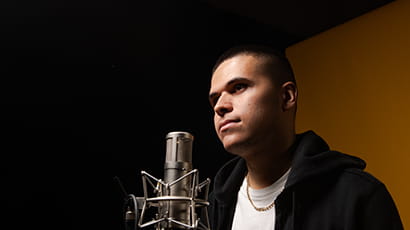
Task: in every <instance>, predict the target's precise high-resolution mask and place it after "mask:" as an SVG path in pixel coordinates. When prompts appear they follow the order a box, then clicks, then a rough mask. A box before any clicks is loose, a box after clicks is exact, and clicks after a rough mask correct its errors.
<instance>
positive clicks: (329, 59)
mask: <svg viewBox="0 0 410 230" xmlns="http://www.w3.org/2000/svg"><path fill="white" fill-rule="evenodd" d="M287 54H288V56H289V59H290V60H291V62H292V64H293V67H294V69H295V74H296V79H297V81H298V84H299V105H298V115H297V116H298V117H297V121H296V122H297V131H298V132H301V131H305V130H308V129H313V130H315V131H316V132H317V133H318V134H319V135H321V136H322V137H323V138H325V139H326V140H327V141H328V143H329V145H330V146H331V147H332V148H333V149H337V150H340V151H343V152H346V153H350V154H353V155H356V156H359V157H361V158H363V159H364V160H366V162H367V164H368V166H367V171H369V172H370V173H372V174H373V175H375V176H376V177H378V178H379V179H380V180H382V181H383V182H384V183H385V184H386V186H387V188H388V189H389V191H390V192H391V194H392V196H393V199H394V200H395V202H396V204H397V206H398V209H399V212H400V215H401V217H402V220H403V223H404V226H405V229H406V228H407V229H410V183H409V182H410V178H409V177H410V138H409V137H410V1H408V0H396V1H394V2H392V3H389V4H387V5H385V6H383V7H381V8H379V9H376V10H373V11H371V12H369V13H367V14H365V15H362V16H360V17H357V18H355V19H353V20H350V21H348V22H347V23H344V24H342V25H339V26H337V27H334V28H332V29H330V30H328V31H325V32H323V33H320V34H318V35H316V36H314V37H312V38H310V39H308V40H305V41H302V42H300V43H298V44H295V45H293V46H291V47H289V48H288V51H287Z"/></svg>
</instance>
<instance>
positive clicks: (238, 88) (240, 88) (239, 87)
mask: <svg viewBox="0 0 410 230" xmlns="http://www.w3.org/2000/svg"><path fill="white" fill-rule="evenodd" d="M245 88H246V84H243V83H240V84H236V85H235V86H234V89H235V91H240V90H242V89H245Z"/></svg>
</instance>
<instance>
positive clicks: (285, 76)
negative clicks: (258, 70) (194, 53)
mask: <svg viewBox="0 0 410 230" xmlns="http://www.w3.org/2000/svg"><path fill="white" fill-rule="evenodd" d="M238 55H251V56H254V57H263V58H266V59H267V60H268V62H267V69H268V72H269V74H270V75H271V76H272V78H274V79H273V80H275V81H277V82H278V83H279V84H283V83H285V82H287V81H292V82H293V83H295V84H296V80H295V76H294V73H293V69H292V66H291V64H290V62H289V60H288V58H287V57H286V54H285V51H284V50H283V49H275V48H273V47H271V46H266V45H258V44H245V45H238V46H234V47H231V48H230V49H228V50H226V51H225V52H223V53H222V54H221V55H220V56H219V58H218V59H217V61H216V62H215V64H214V67H213V68H212V73H214V72H215V70H216V69H217V68H218V67H219V65H221V64H222V62H224V61H225V60H227V59H230V58H233V57H235V56H238ZM275 73H276V74H275ZM277 73H280V74H277Z"/></svg>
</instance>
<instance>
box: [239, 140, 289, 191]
mask: <svg viewBox="0 0 410 230" xmlns="http://www.w3.org/2000/svg"><path fill="white" fill-rule="evenodd" d="M295 140H296V138H293V139H292V140H291V141H290V144H289V145H288V146H287V148H285V149H286V150H282V151H278V152H269V153H265V154H257V155H253V156H252V157H248V158H246V159H245V160H246V165H247V168H248V174H247V179H248V183H249V186H250V187H252V188H253V189H261V188H265V187H267V186H269V185H271V184H273V183H274V182H275V181H276V180H278V179H279V178H280V177H281V176H282V175H283V174H285V173H286V171H287V170H288V169H289V168H290V166H291V163H292V156H293V151H294V145H295Z"/></svg>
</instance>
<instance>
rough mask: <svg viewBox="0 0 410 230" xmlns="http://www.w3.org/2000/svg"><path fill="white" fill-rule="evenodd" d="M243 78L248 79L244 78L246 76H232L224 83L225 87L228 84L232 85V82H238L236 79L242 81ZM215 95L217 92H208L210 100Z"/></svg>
mask: <svg viewBox="0 0 410 230" xmlns="http://www.w3.org/2000/svg"><path fill="white" fill-rule="evenodd" d="M244 80H248V79H246V78H244V77H235V78H232V79H231V80H230V81H228V82H227V83H226V84H225V88H226V87H228V86H230V85H232V84H235V83H236V82H238V81H244ZM216 95H218V93H217V92H214V93H210V94H209V100H212V98H214V97H215V96H216Z"/></svg>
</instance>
